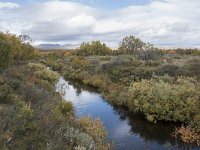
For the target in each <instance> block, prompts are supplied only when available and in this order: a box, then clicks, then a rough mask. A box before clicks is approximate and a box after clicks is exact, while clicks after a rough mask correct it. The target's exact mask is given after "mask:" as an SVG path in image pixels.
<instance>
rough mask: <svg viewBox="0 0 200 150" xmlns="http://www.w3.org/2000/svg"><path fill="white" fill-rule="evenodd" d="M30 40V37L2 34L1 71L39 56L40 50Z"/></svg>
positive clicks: (0, 33) (0, 41)
mask: <svg viewBox="0 0 200 150" xmlns="http://www.w3.org/2000/svg"><path fill="white" fill-rule="evenodd" d="M30 40H31V39H30V38H29V36H25V35H21V36H16V35H14V34H11V33H3V32H0V62H1V63H0V69H2V68H6V67H8V66H9V65H11V64H13V63H17V62H20V61H25V60H30V59H32V58H34V57H35V56H37V55H38V50H37V49H35V48H34V47H33V46H32V45H31V44H30V42H29V41H30Z"/></svg>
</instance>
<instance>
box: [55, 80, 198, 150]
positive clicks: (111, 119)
mask: <svg viewBox="0 0 200 150" xmlns="http://www.w3.org/2000/svg"><path fill="white" fill-rule="evenodd" d="M56 91H57V92H60V93H62V95H63V98H64V99H65V100H68V101H71V102H72V103H73V105H74V108H75V112H76V115H77V116H78V117H81V116H83V115H91V116H92V117H93V118H96V117H99V118H100V119H101V120H102V122H103V123H104V126H105V127H106V129H107V131H108V136H109V138H110V139H112V140H114V142H115V145H116V149H119V150H182V149H187V147H185V146H184V145H182V144H180V143H178V141H176V140H175V139H174V138H172V137H171V135H170V133H172V131H173V129H174V127H175V126H174V125H173V124H170V123H165V122H161V123H157V124H154V123H149V122H148V121H147V120H145V119H144V117H143V116H141V115H140V114H133V113H132V112H128V111H127V110H126V109H124V108H120V107H116V106H113V105H111V104H109V103H108V102H106V101H105V100H104V99H103V98H102V97H101V95H100V94H98V93H97V92H96V90H95V89H94V88H91V87H88V86H85V85H82V84H80V83H78V82H74V81H73V82H67V81H65V80H64V79H63V78H60V80H59V82H58V83H57V85H56ZM189 149H195V150H196V149H197V148H194V147H193V146H190V148H189Z"/></svg>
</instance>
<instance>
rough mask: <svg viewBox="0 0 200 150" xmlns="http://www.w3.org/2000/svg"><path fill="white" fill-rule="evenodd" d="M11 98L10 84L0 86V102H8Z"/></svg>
mask: <svg viewBox="0 0 200 150" xmlns="http://www.w3.org/2000/svg"><path fill="white" fill-rule="evenodd" d="M12 100H13V95H12V89H11V87H10V86H8V85H6V84H3V85H1V86H0V104H2V103H10V102H12Z"/></svg>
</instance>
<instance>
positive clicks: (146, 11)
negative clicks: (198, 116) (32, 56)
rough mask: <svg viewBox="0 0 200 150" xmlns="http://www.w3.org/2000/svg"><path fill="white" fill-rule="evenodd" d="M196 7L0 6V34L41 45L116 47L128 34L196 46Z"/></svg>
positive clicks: (195, 1)
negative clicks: (92, 43) (100, 43)
mask: <svg viewBox="0 0 200 150" xmlns="http://www.w3.org/2000/svg"><path fill="white" fill-rule="evenodd" d="M199 8H200V1H199V0H192V1H191V0H152V1H151V3H149V4H146V5H137V6H136V5H133V6H129V7H125V8H122V9H118V10H100V9H96V8H93V7H90V6H86V5H83V4H81V3H75V2H65V1H49V2H43V3H32V4H28V5H23V6H20V5H19V4H15V3H9V2H6V3H3V2H1V3H0V14H1V15H0V31H6V30H9V31H11V32H14V33H18V34H29V35H30V36H31V37H32V38H33V39H34V40H36V41H40V42H41V41H43V42H44V43H45V42H48V43H51V42H52V43H73V44H77V43H80V42H83V41H90V40H102V41H104V42H106V43H108V44H110V45H111V46H116V45H117V44H118V43H119V41H120V40H121V39H122V38H123V37H124V36H126V35H130V34H133V35H136V36H139V37H140V38H142V39H143V40H145V41H148V42H152V43H154V44H155V45H158V46H173V47H174V46H175V47H176V46H182V47H192V46H199V47H200V21H199V20H200V9H199ZM2 14H3V15H2Z"/></svg>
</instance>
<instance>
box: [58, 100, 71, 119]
mask: <svg viewBox="0 0 200 150" xmlns="http://www.w3.org/2000/svg"><path fill="white" fill-rule="evenodd" d="M55 111H57V113H60V114H62V115H64V116H66V115H67V114H69V113H71V112H72V111H73V105H72V103H71V102H67V101H61V102H60V103H59V104H58V106H56V108H55Z"/></svg>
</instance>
